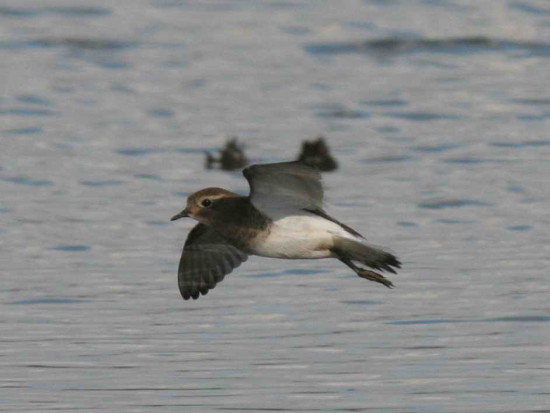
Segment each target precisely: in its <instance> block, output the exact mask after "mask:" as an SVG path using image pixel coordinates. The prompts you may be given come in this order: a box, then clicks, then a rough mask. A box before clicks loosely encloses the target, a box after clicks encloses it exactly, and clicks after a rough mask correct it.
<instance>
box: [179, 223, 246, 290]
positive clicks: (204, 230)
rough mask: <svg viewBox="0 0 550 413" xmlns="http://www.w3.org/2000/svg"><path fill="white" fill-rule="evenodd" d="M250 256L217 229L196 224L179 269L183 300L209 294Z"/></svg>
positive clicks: (184, 249) (188, 238) (190, 234)
mask: <svg viewBox="0 0 550 413" xmlns="http://www.w3.org/2000/svg"><path fill="white" fill-rule="evenodd" d="M247 258H248V255H246V254H245V253H244V252H242V251H241V250H240V249H238V248H236V247H234V246H233V245H231V244H228V243H227V241H225V239H224V238H222V237H221V236H220V235H219V234H218V233H217V232H215V231H214V230H212V229H210V228H209V227H207V226H206V225H204V224H197V225H196V226H195V227H194V228H193V229H192V230H191V232H190V233H189V235H188V237H187V241H185V246H184V247H183V252H182V254H181V259H180V265H179V268H178V285H179V289H180V293H181V296H182V297H183V299H184V300H189V299H190V298H193V299H194V300H196V299H197V298H199V296H200V294H202V295H206V294H207V293H208V290H211V289H212V288H214V287H215V286H216V284H217V283H219V282H220V281H221V280H223V278H224V277H225V276H226V275H227V274H229V273H230V272H231V271H233V269H235V268H237V267H238V266H239V265H241V263H243V262H244V261H246V260H247Z"/></svg>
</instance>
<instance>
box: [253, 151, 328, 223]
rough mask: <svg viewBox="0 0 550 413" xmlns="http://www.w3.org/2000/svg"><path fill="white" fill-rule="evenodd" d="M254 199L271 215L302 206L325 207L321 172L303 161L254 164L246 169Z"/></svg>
mask: <svg viewBox="0 0 550 413" xmlns="http://www.w3.org/2000/svg"><path fill="white" fill-rule="evenodd" d="M243 175H244V177H245V178H246V179H247V181H248V183H249V185H250V201H251V202H252V204H254V206H255V207H256V208H258V209H259V210H260V211H264V212H266V213H268V215H271V216H273V215H277V214H278V213H281V214H284V213H285V212H287V213H288V212H292V211H296V210H300V209H322V205H323V186H322V184H321V174H320V173H319V171H318V170H317V169H315V168H312V167H310V166H307V165H304V164H303V163H301V162H297V161H296V162H281V163H271V164H264V165H252V166H249V167H248V168H246V169H245V170H244V171H243Z"/></svg>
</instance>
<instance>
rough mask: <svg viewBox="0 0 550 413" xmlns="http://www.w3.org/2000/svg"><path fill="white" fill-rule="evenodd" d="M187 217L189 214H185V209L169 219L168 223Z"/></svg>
mask: <svg viewBox="0 0 550 413" xmlns="http://www.w3.org/2000/svg"><path fill="white" fill-rule="evenodd" d="M188 216H189V212H187V208H185V209H184V210H183V211H181V212H180V213H179V214H176V215H174V216H173V217H172V218H170V221H175V220H176V219H180V218H185V217H188Z"/></svg>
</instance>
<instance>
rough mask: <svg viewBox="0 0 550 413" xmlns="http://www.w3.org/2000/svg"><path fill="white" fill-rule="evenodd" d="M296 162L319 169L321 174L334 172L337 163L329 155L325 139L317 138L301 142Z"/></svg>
mask: <svg viewBox="0 0 550 413" xmlns="http://www.w3.org/2000/svg"><path fill="white" fill-rule="evenodd" d="M298 161H301V162H302V163H305V164H306V165H309V166H312V167H314V168H317V169H319V170H320V171H322V172H329V171H334V170H335V169H336V168H338V163H337V162H336V160H335V159H334V157H333V156H332V155H331V153H330V149H329V148H328V145H327V143H326V142H325V139H324V138H323V137H322V136H319V137H318V138H317V139H316V140H312V141H303V142H302V151H301V152H300V155H299V156H298Z"/></svg>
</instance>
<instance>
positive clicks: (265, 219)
mask: <svg viewBox="0 0 550 413" xmlns="http://www.w3.org/2000/svg"><path fill="white" fill-rule="evenodd" d="M243 175H244V177H245V178H246V179H247V181H248V183H249V185H250V194H249V195H248V196H243V195H239V194H236V193H233V192H230V191H227V190H225V189H222V188H206V189H201V190H200V191H197V192H195V193H194V194H192V195H191V196H189V198H187V205H186V207H185V209H184V210H183V211H181V212H180V213H179V214H177V215H175V216H173V217H172V219H171V220H172V221H174V220H177V219H180V218H184V217H190V218H193V219H195V220H196V221H198V222H199V223H198V224H197V225H195V227H194V228H193V229H192V230H191V232H190V233H189V235H188V237H187V240H186V241H185V245H184V247H183V252H182V255H181V259H180V263H179V268H178V285H179V290H180V293H181V295H182V297H183V299H184V300H188V299H190V298H193V299H195V300H196V299H197V298H199V296H200V295H201V294H202V295H206V294H207V293H208V291H209V290H211V289H213V288H214V287H215V286H216V284H217V283H219V282H220V281H222V280H223V278H224V277H225V276H226V275H227V274H229V273H230V272H231V271H233V269H235V268H237V267H238V266H239V265H241V263H243V262H244V261H246V260H247V258H248V256H249V255H260V256H263V257H273V258H285V259H297V258H306V259H307V258H336V259H338V260H340V261H341V262H343V263H344V264H346V265H347V266H348V267H349V268H351V269H352V270H353V271H354V272H355V273H356V274H357V275H358V276H359V277H362V278H365V279H367V280H371V281H375V282H378V283H380V284H383V285H385V286H386V287H388V288H391V287H393V284H392V282H391V281H390V280H388V279H387V278H386V277H384V276H383V275H382V274H379V273H377V272H374V271H372V270H370V269H366V268H362V267H359V266H358V265H361V264H363V265H365V266H367V267H369V268H372V269H374V270H378V271H387V272H390V273H394V274H395V273H396V271H395V269H396V268H401V263H400V262H399V260H398V259H397V258H396V257H395V256H394V255H393V254H391V253H389V252H387V251H384V250H382V249H380V248H378V247H375V246H373V245H370V244H368V243H367V241H366V239H365V238H364V237H363V236H362V235H361V234H359V233H358V232H357V231H355V230H354V229H353V228H350V227H349V226H347V225H345V224H343V223H341V222H339V221H338V220H336V219H335V218H333V217H331V216H330V215H328V214H327V213H326V212H325V210H324V209H323V205H322V204H323V187H322V185H321V175H320V173H319V171H318V170H317V169H314V168H311V167H309V166H306V165H304V164H303V163H301V162H298V161H296V162H281V163H271V164H262V165H252V166H249V167H248V168H245V169H244V170H243Z"/></svg>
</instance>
